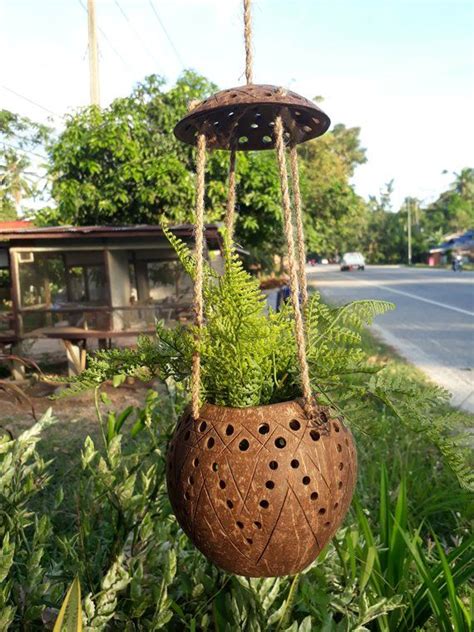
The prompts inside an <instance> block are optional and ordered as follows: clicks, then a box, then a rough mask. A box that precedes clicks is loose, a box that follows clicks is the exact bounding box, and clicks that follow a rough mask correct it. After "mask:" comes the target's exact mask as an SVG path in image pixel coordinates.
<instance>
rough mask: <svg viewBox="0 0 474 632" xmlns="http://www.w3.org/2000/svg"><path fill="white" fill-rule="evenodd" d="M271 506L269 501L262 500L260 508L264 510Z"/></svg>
mask: <svg viewBox="0 0 474 632" xmlns="http://www.w3.org/2000/svg"><path fill="white" fill-rule="evenodd" d="M269 504H270V503H269V502H268V500H265V499H263V500H261V501H260V503H259V505H260V507H262V508H263V509H267V508H268V505H269Z"/></svg>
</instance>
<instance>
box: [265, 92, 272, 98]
mask: <svg viewBox="0 0 474 632" xmlns="http://www.w3.org/2000/svg"><path fill="white" fill-rule="evenodd" d="M265 96H266V97H272V96H273V92H265Z"/></svg>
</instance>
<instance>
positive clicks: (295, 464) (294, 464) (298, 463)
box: [290, 459, 300, 470]
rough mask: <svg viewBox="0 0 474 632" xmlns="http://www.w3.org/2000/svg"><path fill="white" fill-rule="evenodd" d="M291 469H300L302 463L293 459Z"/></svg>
mask: <svg viewBox="0 0 474 632" xmlns="http://www.w3.org/2000/svg"><path fill="white" fill-rule="evenodd" d="M290 465H291V467H292V468H293V469H294V470H296V468H298V467H299V466H300V462H299V461H298V459H293V460H292V461H291V463H290Z"/></svg>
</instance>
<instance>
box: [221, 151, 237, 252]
mask: <svg viewBox="0 0 474 632" xmlns="http://www.w3.org/2000/svg"><path fill="white" fill-rule="evenodd" d="M235 159H236V151H235V149H231V151H230V159H229V181H228V191H227V206H226V212H225V220H224V223H225V227H226V229H227V235H228V238H229V243H232V241H233V240H234V224H235V162H236V160H235Z"/></svg>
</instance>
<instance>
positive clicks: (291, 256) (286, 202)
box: [275, 116, 313, 416]
mask: <svg viewBox="0 0 474 632" xmlns="http://www.w3.org/2000/svg"><path fill="white" fill-rule="evenodd" d="M275 140H276V154H277V160H278V169H279V172H280V187H281V198H282V207H283V227H284V231H285V237H286V243H287V247H288V272H289V273H290V290H291V303H292V305H293V312H294V317H295V336H296V349H297V353H298V362H299V365H300V377H301V388H302V391H303V397H304V400H305V412H306V414H307V415H308V416H311V414H312V412H313V405H312V394H311V382H310V380H309V369H308V360H307V358H306V342H305V335H304V325H303V317H302V314H301V308H300V301H299V284H298V270H297V268H298V265H297V261H296V256H295V243H294V235H293V224H292V221H291V202H290V193H289V190H288V171H287V168H286V158H285V142H284V140H283V122H282V120H281V116H277V118H276V119H275Z"/></svg>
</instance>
